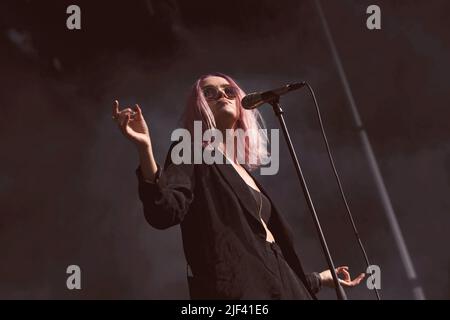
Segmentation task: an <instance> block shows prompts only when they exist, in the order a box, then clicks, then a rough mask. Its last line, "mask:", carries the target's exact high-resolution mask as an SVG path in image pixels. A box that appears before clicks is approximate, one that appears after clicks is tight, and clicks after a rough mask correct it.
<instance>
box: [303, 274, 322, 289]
mask: <svg viewBox="0 0 450 320" xmlns="http://www.w3.org/2000/svg"><path fill="white" fill-rule="evenodd" d="M306 281H307V282H308V285H309V287H310V288H311V291H312V292H313V293H314V294H316V293H318V292H319V291H320V289H321V288H322V282H321V280H320V275H319V273H317V272H313V273H308V274H306Z"/></svg>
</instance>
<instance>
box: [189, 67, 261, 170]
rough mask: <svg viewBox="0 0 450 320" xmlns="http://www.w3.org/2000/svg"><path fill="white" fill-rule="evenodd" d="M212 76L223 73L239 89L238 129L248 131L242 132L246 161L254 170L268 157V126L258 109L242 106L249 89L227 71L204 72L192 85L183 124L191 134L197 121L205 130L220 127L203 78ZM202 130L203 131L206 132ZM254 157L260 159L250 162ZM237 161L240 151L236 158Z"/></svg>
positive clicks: (240, 137) (219, 75)
mask: <svg viewBox="0 0 450 320" xmlns="http://www.w3.org/2000/svg"><path fill="white" fill-rule="evenodd" d="M208 77H222V78H224V79H225V80H227V81H228V83H229V84H230V85H231V86H233V87H235V88H237V89H238V95H237V97H236V106H237V108H238V119H237V121H236V124H235V127H234V129H242V130H244V132H245V131H247V130H249V131H248V133H249V134H248V138H249V139H245V136H244V137H242V136H238V138H239V139H241V141H239V142H241V143H242V144H243V145H244V146H245V148H244V149H245V158H244V159H245V165H246V166H247V167H248V169H249V170H254V169H257V168H258V167H260V166H261V165H262V164H263V163H264V162H265V161H266V159H267V157H268V154H267V144H268V139H267V132H266V131H265V130H259V129H265V123H264V119H263V118H262V116H261V114H260V113H259V111H258V110H257V109H253V110H246V109H244V108H243V107H242V104H241V100H242V98H243V97H244V96H245V92H244V91H243V90H242V89H241V88H240V87H239V85H238V84H237V83H236V81H234V80H233V79H232V78H231V77H229V76H227V75H225V74H223V73H218V72H217V73H212V74H207V75H203V76H201V77H200V78H199V79H198V80H197V81H196V82H195V83H194V85H193V86H192V90H191V93H190V95H189V97H188V100H187V104H186V108H185V110H184V113H183V115H182V117H181V125H182V126H183V127H184V128H186V129H188V130H189V131H190V133H191V135H193V134H194V121H201V122H202V130H203V132H205V131H206V130H208V129H214V128H216V124H215V120H214V115H213V114H212V112H211V110H210V108H209V106H208V103H207V101H206V99H205V97H204V96H203V93H202V89H201V86H200V83H201V81H202V80H204V79H206V78H208ZM203 132H202V134H203ZM250 159H256V162H255V163H253V161H252V163H250ZM234 160H235V161H236V155H235V159H234Z"/></svg>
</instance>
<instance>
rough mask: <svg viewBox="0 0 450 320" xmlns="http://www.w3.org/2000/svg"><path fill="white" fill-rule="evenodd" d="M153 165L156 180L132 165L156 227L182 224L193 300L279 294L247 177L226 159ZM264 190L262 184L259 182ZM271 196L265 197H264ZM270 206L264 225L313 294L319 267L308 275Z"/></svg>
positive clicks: (147, 215)
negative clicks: (155, 171) (268, 264)
mask: <svg viewBox="0 0 450 320" xmlns="http://www.w3.org/2000/svg"><path fill="white" fill-rule="evenodd" d="M175 144H176V143H174V144H172V146H171V148H170V149H169V152H168V155H167V158H166V161H165V165H164V169H162V168H161V167H160V166H159V165H158V174H157V178H156V181H155V183H150V182H147V181H145V180H144V179H143V176H142V173H141V170H140V167H138V168H137V169H136V175H137V177H138V191H139V198H140V200H141V201H142V204H143V210H144V214H145V218H146V220H147V221H148V223H149V224H150V225H152V226H153V227H155V228H157V229H166V228H169V227H171V226H174V225H177V224H180V225H181V232H182V238H183V248H184V253H185V256H186V259H187V262H188V264H189V265H190V267H191V270H192V273H193V277H190V276H188V284H189V291H190V297H191V299H276V297H277V296H276V292H275V289H274V286H275V284H274V275H273V274H272V271H271V270H270V269H269V268H267V266H266V264H265V263H266V262H265V259H264V251H263V248H264V246H263V245H261V244H262V243H261V242H263V244H264V241H266V232H265V229H264V227H263V226H262V224H261V222H260V220H259V217H258V213H257V207H256V202H255V199H254V197H253V195H252V194H251V191H250V190H249V189H248V187H247V184H246V182H245V181H244V180H243V179H242V178H241V176H240V175H239V173H238V172H237V171H236V170H235V169H234V167H233V166H232V165H231V164H226V162H225V160H224V162H223V163H224V164H211V165H208V164H205V163H202V164H180V165H175V164H173V163H172V161H171V157H170V154H171V150H172V148H173V146H174V145H175ZM255 182H256V184H257V186H258V187H259V189H260V190H261V191H262V192H263V193H264V194H265V195H266V196H267V193H266V192H265V190H264V188H263V187H262V186H261V185H260V184H259V183H258V181H256V180H255ZM267 197H268V198H269V200H270V197H269V196H267ZM271 205H272V211H271V217H270V219H269V222H268V223H267V227H268V228H269V230H270V231H271V232H272V234H273V235H274V238H275V241H276V242H277V243H278V245H279V246H280V248H281V250H282V253H283V256H284V257H285V259H286V261H287V262H288V264H289V265H290V266H291V268H292V269H293V270H294V271H295V273H296V274H297V276H298V277H299V278H300V279H301V281H302V282H303V284H304V285H305V287H306V288H307V289H308V291H309V293H310V294H311V296H312V297H313V298H314V299H316V297H315V293H317V292H318V291H319V289H320V280H319V275H318V274H317V273H311V274H308V275H305V273H304V271H303V268H302V265H301V263H300V260H299V258H298V256H297V254H296V251H295V248H294V244H293V240H292V235H291V231H290V229H289V227H288V225H287V224H286V222H285V221H284V220H283V218H282V216H281V215H280V214H279V213H278V211H277V209H276V208H275V206H274V205H273V203H272V201H271Z"/></svg>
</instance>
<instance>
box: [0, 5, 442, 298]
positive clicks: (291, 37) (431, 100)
mask: <svg viewBox="0 0 450 320" xmlns="http://www.w3.org/2000/svg"><path fill="white" fill-rule="evenodd" d="M70 4H77V5H79V6H80V7H81V20H82V29H81V30H79V31H70V30H68V29H67V28H66V18H67V17H68V15H67V14H66V8H67V6H68V5H70ZM370 4H377V5H379V6H380V7H381V10H382V30H379V31H369V30H368V29H367V28H366V26H365V24H366V19H367V14H366V8H367V6H368V5H370ZM322 5H323V8H324V12H325V15H326V17H327V19H328V23H329V25H330V29H331V32H332V35H333V37H334V40H335V42H336V45H337V48H338V50H339V53H340V55H341V58H342V62H343V65H344V68H345V71H346V73H347V76H348V79H349V82H350V86H351V88H352V90H353V94H354V97H355V101H356V104H357V107H358V109H359V111H360V113H361V117H362V120H363V122H364V125H365V127H366V129H367V132H368V135H369V138H370V141H371V142H372V144H373V148H374V152H375V155H376V157H377V159H378V161H379V165H380V169H381V172H382V174H383V177H384V179H385V183H386V186H387V189H388V192H389V195H390V197H391V200H392V204H393V207H394V210H395V212H396V214H397V217H398V220H399V223H400V226H401V229H402V231H403V234H404V237H405V241H406V243H407V245H408V248H409V250H410V253H411V257H412V260H413V263H414V265H415V267H416V271H417V273H418V276H419V281H420V284H422V286H423V288H424V291H425V295H426V297H427V298H429V299H448V298H450V284H449V273H450V263H449V256H450V255H449V250H448V244H449V242H450V232H449V220H450V218H449V210H450V197H449V192H450V185H449V183H450V155H449V151H450V143H449V141H448V137H449V133H450V126H449V125H448V122H449V116H450V112H449V110H448V108H449V102H450V99H449V94H448V88H447V87H448V83H449V74H450V61H449V57H450V43H449V35H448V33H449V32H448V30H450V28H449V24H450V23H449V21H448V20H449V19H448V13H449V12H450V2H448V1H446V0H432V1H424V0H421V1H412V0H411V1H406V0H403V1H400V0H390V1H387V0H383V1H376V2H374V1H365V0H361V1H356V0H342V1H326V0H322ZM214 71H220V72H224V73H227V74H229V75H231V76H232V77H234V78H235V79H236V80H237V81H238V83H239V84H240V85H241V86H242V87H243V89H244V90H246V91H248V92H251V91H256V90H263V89H270V88H272V87H278V86H280V85H282V84H285V83H288V82H291V81H300V80H308V81H309V82H310V83H311V85H312V86H313V87H314V88H315V90H316V94H317V96H318V99H319V103H320V106H321V108H322V112H323V120H324V123H325V127H326V130H327V133H328V136H329V141H330V144H331V147H332V150H333V154H334V157H335V161H336V165H337V168H338V170H339V172H340V174H341V178H342V182H343V185H344V188H345V190H346V193H347V196H348V199H349V202H350V206H351V209H352V212H353V214H354V216H355V219H356V222H357V225H358V227H359V229H360V233H361V237H362V239H363V241H364V243H365V244H366V249H367V251H368V253H369V257H370V258H371V260H372V263H375V264H378V265H379V266H380V267H381V272H382V289H381V294H382V297H383V298H384V299H412V298H413V294H412V290H411V284H410V283H409V282H408V280H407V277H406V275H405V272H404V268H403V266H402V263H401V260H400V257H399V253H398V250H397V247H396V245H395V242H394V239H393V236H392V232H391V229H390V227H389V224H388V223H387V219H386V216H385V213H384V211H383V208H382V206H381V202H380V198H379V196H378V193H377V190H376V188H375V184H374V180H373V178H372V176H371V174H370V171H369V166H368V162H367V160H366V158H365V156H364V154H363V152H362V146H361V144H360V141H359V139H358V136H357V131H356V130H355V127H354V123H353V121H352V117H351V113H350V111H349V108H348V101H347V99H346V96H345V94H344V90H343V87H342V84H341V82H340V80H339V77H338V74H337V71H336V67H335V65H334V64H333V60H332V56H331V52H330V50H329V47H328V45H327V42H326V38H325V36H324V33H323V29H322V27H321V24H320V20H319V17H318V14H317V11H316V8H315V6H314V5H313V1H312V0H305V1H268V0H265V1H261V0H258V1H256V0H246V1H242V0H240V1H237V0H228V1H226V2H215V1H176V0H172V1H150V0H149V1H144V0H142V1H126V2H125V1H122V2H112V1H109V2H106V1H105V2H100V1H95V4H94V1H70V2H69V1H45V2H44V1H31V0H30V1H3V2H1V3H0V108H1V116H0V146H1V157H0V168H1V174H0V207H1V215H0V261H1V262H0V298H3V299H16V298H31V299H48V298H57V299H71V298H82V299H100V298H101V299H116V298H125V299H137V298H142V299H171V298H176V299H178V298H180V299H182V298H187V297H188V291H187V283H186V278H185V264H184V255H183V251H182V244H181V235H180V232H179V227H174V228H171V229H169V230H165V231H158V230H155V229H153V228H151V227H150V226H149V225H147V223H146V221H145V219H144V216H143V212H142V207H141V203H140V202H139V199H138V195H137V181H136V177H135V174H134V170H135V168H136V167H137V164H138V158H137V154H136V151H135V149H134V147H133V146H132V145H131V144H130V143H129V142H128V141H127V140H126V139H124V138H123V136H122V135H121V133H120V131H119V130H118V128H117V127H116V125H115V123H114V122H113V121H112V120H111V104H112V101H113V100H114V99H116V98H117V99H119V100H120V102H121V104H122V105H123V106H124V105H128V104H134V103H140V105H141V107H142V109H143V112H144V116H145V118H146V119H147V122H148V124H149V127H150V131H151V134H152V141H153V145H154V150H155V154H156V157H157V160H158V161H162V160H163V159H164V158H165V155H166V152H167V149H168V147H169V144H170V133H171V131H172V130H173V129H175V128H176V125H177V120H178V118H179V115H180V113H181V111H182V109H183V107H184V102H185V98H186V96H187V93H188V91H189V88H190V86H191V85H192V83H193V82H194V81H195V80H196V79H197V78H198V77H199V76H200V75H202V74H204V73H208V72H214ZM283 105H284V109H285V116H286V119H287V124H288V126H289V128H290V130H291V135H292V139H293V141H294V144H295V147H296V149H297V152H298V154H299V156H300V160H301V163H302V166H303V169H304V171H305V175H306V178H307V181H308V182H309V185H310V190H311V194H312V197H313V200H314V201H315V205H316V209H317V211H318V213H319V216H320V218H321V221H322V223H323V228H324V231H325V234H326V236H327V240H328V242H329V246H330V250H331V252H332V255H333V258H334V260H335V263H336V264H337V265H343V264H347V265H349V266H350V268H351V270H352V271H353V274H354V275H356V274H357V273H359V272H361V271H363V270H364V269H365V267H364V261H363V259H362V256H361V254H360V253H359V251H358V247H357V246H356V242H355V240H354V237H353V234H352V230H351V228H350V226H349V224H348V223H347V219H346V216H345V208H344V206H343V204H342V202H341V201H340V198H339V194H338V189H337V187H336V183H335V182H334V180H333V175H332V171H331V169H330V166H329V163H328V158H327V154H326V151H325V148H324V145H323V143H322V138H321V136H320V131H319V126H318V123H317V120H316V117H315V114H314V109H313V104H312V102H311V99H310V98H309V96H308V95H307V92H306V91H299V92H296V93H293V94H291V95H289V96H285V97H284V98H283ZM260 110H262V112H263V114H264V116H265V119H266V121H267V124H268V127H269V128H277V127H278V124H277V122H276V120H275V119H274V116H273V114H272V111H271V109H270V107H268V106H264V107H262V108H261V109H260ZM281 155H282V159H281V166H282V168H281V170H280V172H279V174H278V175H275V176H264V177H260V180H261V181H262V182H263V184H264V185H265V186H266V188H267V189H268V191H269V193H270V195H271V197H272V199H273V200H274V202H275V204H276V205H277V207H278V208H279V210H280V211H281V212H282V213H283V214H284V215H285V216H286V218H287V219H288V221H289V222H290V224H291V226H292V229H293V230H294V232H295V239H296V244H297V247H298V249H299V252H300V253H301V255H302V258H303V260H304V264H305V268H306V269H307V270H308V271H321V270H324V269H326V263H325V260H324V258H323V254H322V253H321V249H320V246H319V242H318V238H317V236H316V233H315V230H314V227H313V224H312V220H311V218H310V215H309V212H308V211H307V207H306V205H305V201H304V200H303V196H302V195H301V189H300V187H299V185H298V182H297V181H296V179H295V176H294V170H293V167H292V165H291V162H290V159H289V158H288V153H287V149H286V148H285V147H284V142H282V148H281ZM292 199H296V200H295V201H293V200H292ZM70 264H76V265H79V266H80V267H81V272H82V290H80V291H76V290H74V291H70V290H68V289H67V288H66V277H67V276H68V275H67V274H66V268H67V266H68V265H70ZM347 293H348V296H349V298H351V299H374V295H373V293H372V292H370V291H369V290H367V288H366V287H365V285H364V284H363V285H361V286H360V287H358V288H355V289H353V290H347ZM334 297H335V296H334V292H333V291H332V290H329V289H324V290H323V291H322V292H321V293H320V294H319V298H322V299H334Z"/></svg>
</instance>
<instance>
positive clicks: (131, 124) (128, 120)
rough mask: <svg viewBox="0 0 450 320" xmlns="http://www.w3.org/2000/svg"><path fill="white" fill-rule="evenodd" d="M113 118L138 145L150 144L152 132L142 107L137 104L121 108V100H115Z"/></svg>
mask: <svg viewBox="0 0 450 320" xmlns="http://www.w3.org/2000/svg"><path fill="white" fill-rule="evenodd" d="M112 118H113V119H114V120H115V121H116V123H117V125H118V126H119V129H120V131H122V133H123V135H124V136H125V137H126V138H127V139H129V140H130V141H131V142H133V143H134V144H135V145H136V146H137V147H149V146H150V133H149V130H148V126H147V123H146V122H145V119H144V117H143V115H142V110H141V108H140V107H139V106H138V105H137V104H136V105H135V107H134V110H132V109H131V108H125V109H123V110H120V109H119V101H117V100H115V101H114V103H113V108H112Z"/></svg>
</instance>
